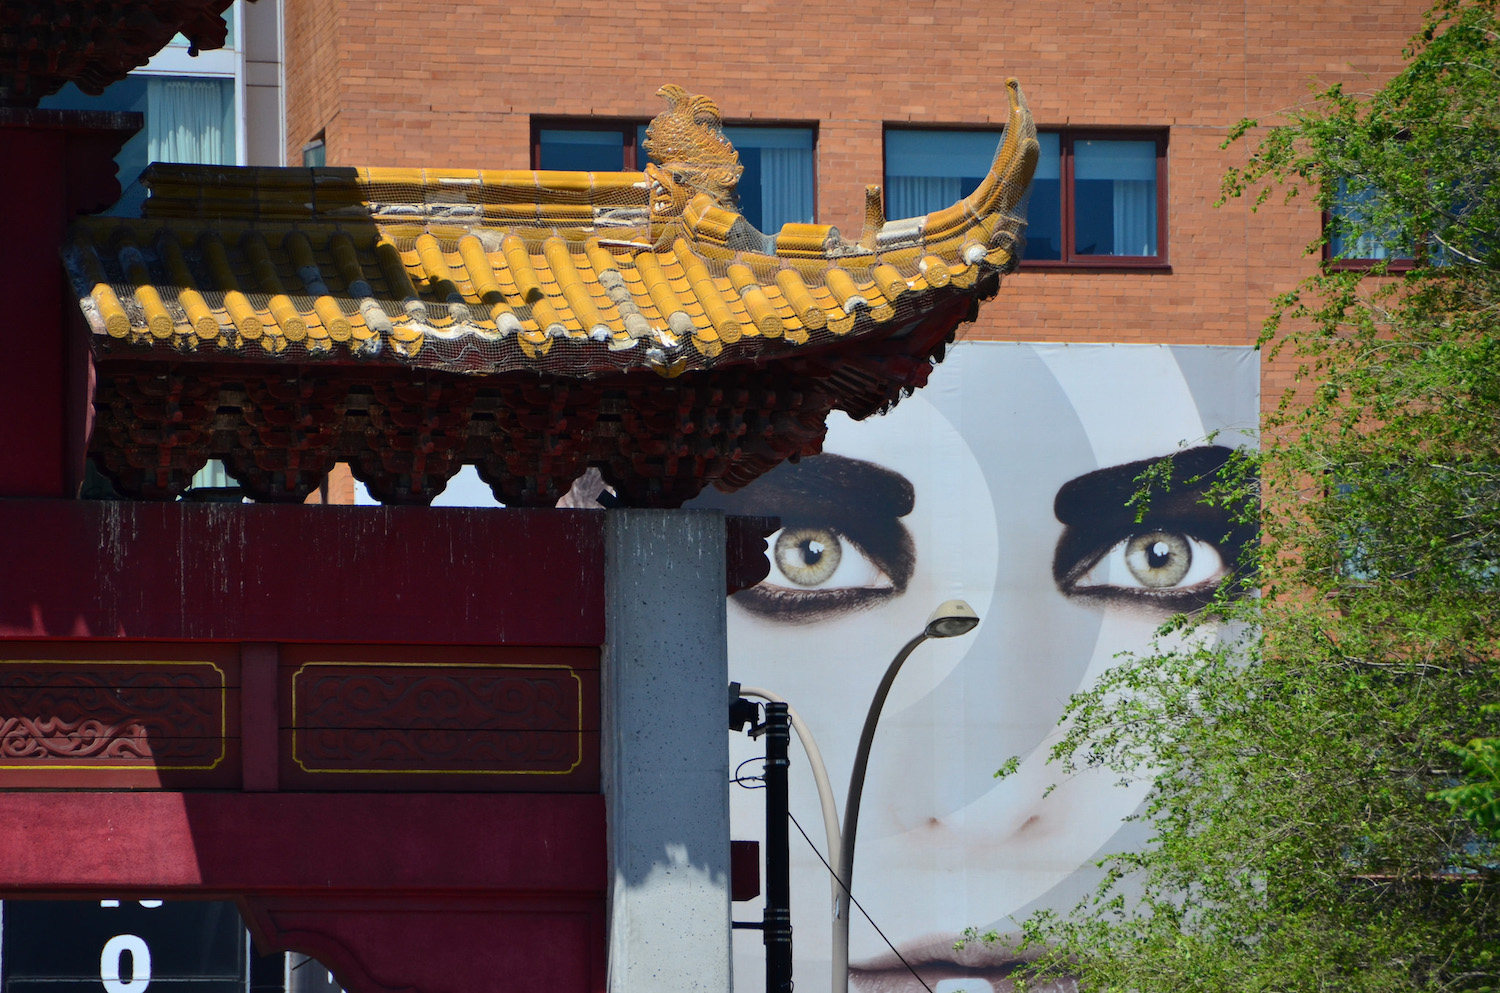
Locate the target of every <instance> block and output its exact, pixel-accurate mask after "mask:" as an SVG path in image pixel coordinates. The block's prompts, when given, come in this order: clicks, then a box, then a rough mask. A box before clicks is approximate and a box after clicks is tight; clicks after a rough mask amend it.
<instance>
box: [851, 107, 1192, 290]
mask: <svg viewBox="0 0 1500 993" xmlns="http://www.w3.org/2000/svg"><path fill="white" fill-rule="evenodd" d="M1036 129H1037V132H1038V133H1044V132H1045V133H1048V134H1055V135H1057V136H1058V156H1059V160H1060V161H1059V163H1058V166H1059V168H1058V187H1059V192H1058V210H1059V213H1060V217H1059V224H1060V226H1061V227H1060V230H1061V234H1062V258H1060V259H1028V258H1026V257H1025V255H1024V254H1023V255H1022V257H1021V268H1022V269H1029V270H1037V271H1050V272H1100V271H1127V272H1171V270H1172V266H1171V259H1170V257H1169V255H1168V240H1169V239H1168V237H1167V191H1168V185H1167V151H1168V147H1169V145H1170V138H1171V128H1169V127H1160V126H1141V127H1135V126H1121V125H1046V124H1038V125H1037V128H1036ZM1003 130H1004V129H1003V128H1000V127H995V126H993V125H988V124H985V125H976V124H968V123H943V124H926V123H920V124H919V123H916V122H913V121H887V122H886V123H885V125H884V127H883V128H882V131H881V142H880V146H881V168H880V176H881V182H882V183H886V182H887V180H886V177H887V175H888V173H887V162H886V147H887V142H886V140H885V136H886V135H887V134H889V133H890V132H892V131H928V132H936V131H992V132H993V133H994V135H995V143H996V145H997V146H998V145H999V142H1000V135H1001V133H1002V131H1003ZM1079 139H1082V140H1089V139H1101V140H1105V141H1148V140H1149V141H1154V142H1156V249H1157V252H1156V254H1155V255H1080V254H1077V253H1076V252H1074V251H1073V238H1074V230H1073V220H1074V201H1075V199H1076V198H1075V197H1074V196H1073V195H1072V194H1071V192H1070V191H1071V190H1072V188H1073V174H1074V170H1073V142H1074V141H1075V140H1079Z"/></svg>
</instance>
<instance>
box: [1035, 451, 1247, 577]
mask: <svg viewBox="0 0 1500 993" xmlns="http://www.w3.org/2000/svg"><path fill="white" fill-rule="evenodd" d="M1233 456H1234V449H1232V448H1226V447H1224V446H1223V445H1202V446H1199V447H1197V448H1189V449H1187V450H1185V451H1181V452H1174V453H1173V454H1171V455H1164V456H1162V457H1161V458H1155V459H1141V460H1140V461H1138V462H1127V463H1125V464H1123V465H1113V466H1108V467H1106V468H1104V469H1096V470H1095V471H1093V472H1090V473H1085V474H1084V475H1082V476H1079V477H1077V478H1076V479H1070V480H1068V482H1066V483H1064V484H1063V485H1062V487H1061V488H1060V489H1058V491H1057V497H1056V499H1054V500H1053V502H1052V512H1053V514H1055V515H1056V517H1057V519H1058V520H1059V521H1061V522H1062V523H1063V524H1064V525H1066V527H1064V528H1063V533H1062V536H1061V537H1060V538H1058V539H1057V549H1056V551H1055V552H1054V553H1053V559H1052V577H1053V579H1054V580H1055V581H1056V582H1057V584H1058V587H1059V588H1062V589H1066V588H1067V587H1068V586H1069V584H1071V583H1072V582H1074V581H1075V580H1076V579H1077V578H1078V577H1079V576H1080V575H1082V574H1083V573H1085V572H1087V571H1088V570H1089V569H1090V568H1092V567H1093V565H1094V563H1095V562H1097V561H1098V560H1099V557H1100V556H1101V555H1102V554H1103V553H1104V552H1105V551H1107V550H1108V549H1109V547H1110V546H1111V545H1112V544H1114V543H1115V542H1118V541H1120V540H1122V539H1123V538H1125V537H1128V536H1129V535H1131V534H1134V533H1138V532H1142V531H1150V530H1152V529H1154V528H1161V529H1163V530H1167V531H1188V532H1190V533H1193V534H1195V535H1197V536H1198V537H1200V538H1203V539H1204V540H1206V541H1211V542H1213V543H1215V544H1216V545H1218V546H1219V549H1220V552H1221V554H1223V555H1224V560H1225V562H1226V564H1228V565H1229V567H1230V569H1231V570H1232V571H1235V572H1241V571H1243V568H1242V567H1243V564H1244V563H1243V560H1242V556H1243V554H1244V552H1245V550H1246V549H1247V548H1248V547H1249V544H1250V542H1251V541H1252V540H1253V539H1254V537H1255V526H1254V524H1252V523H1250V522H1249V521H1247V520H1245V519H1243V515H1242V514H1240V513H1238V512H1237V511H1232V510H1231V509H1230V508H1227V507H1224V506H1218V505H1214V504H1211V503H1208V502H1205V499H1204V498H1205V496H1206V495H1207V493H1208V491H1209V489H1210V488H1211V487H1212V486H1213V485H1214V484H1215V483H1216V482H1218V476H1219V472H1220V470H1222V469H1223V468H1224V466H1225V465H1227V464H1228V462H1229V460H1230V459H1231V458H1232V457H1233ZM1163 462H1165V463H1168V466H1167V467H1166V469H1165V471H1163V472H1161V473H1160V474H1159V475H1156V476H1154V477H1153V478H1152V481H1151V483H1150V485H1149V487H1147V486H1146V484H1145V483H1143V481H1142V479H1141V476H1142V474H1143V473H1145V472H1147V471H1148V470H1151V469H1153V467H1156V466H1159V465H1161V464H1162V463H1163ZM1143 488H1144V492H1145V493H1146V497H1145V502H1144V504H1142V505H1141V506H1139V507H1138V506H1137V505H1136V504H1135V503H1132V498H1133V497H1135V495H1136V494H1137V493H1140V492H1142V491H1143ZM1138 513H1139V515H1140V520H1139V521H1137V520H1136V516H1137V514H1138Z"/></svg>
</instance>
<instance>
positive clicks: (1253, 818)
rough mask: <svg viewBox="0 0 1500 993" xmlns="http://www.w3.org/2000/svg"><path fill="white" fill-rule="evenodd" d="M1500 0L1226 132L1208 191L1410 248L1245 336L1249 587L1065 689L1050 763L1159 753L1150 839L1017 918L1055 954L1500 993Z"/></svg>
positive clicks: (1292, 985) (1121, 763) (1466, 3)
mask: <svg viewBox="0 0 1500 993" xmlns="http://www.w3.org/2000/svg"><path fill="white" fill-rule="evenodd" d="M1497 7H1500V0H1482V2H1480V0H1462V2H1460V0H1452V2H1445V3H1441V4H1440V5H1439V6H1437V7H1436V8H1434V9H1433V10H1432V11H1431V12H1430V13H1429V16H1428V19H1427V22H1426V25H1425V27H1424V30H1423V31H1422V33H1421V34H1420V35H1419V36H1418V37H1417V38H1415V39H1414V40H1413V41H1412V43H1411V46H1410V48H1409V49H1408V51H1407V53H1406V54H1407V67H1406V69H1405V70H1404V71H1403V72H1401V73H1400V74H1399V75H1398V76H1397V77H1396V78H1395V79H1393V80H1391V81H1390V82H1389V83H1388V84H1387V85H1385V86H1384V87H1382V88H1381V89H1380V90H1378V91H1377V92H1374V93H1370V94H1363V95H1357V94H1353V93H1350V92H1346V91H1345V90H1344V89H1343V88H1341V87H1338V86H1334V87H1331V88H1328V89H1326V90H1323V91H1322V92H1321V93H1319V94H1317V97H1316V99H1315V100H1314V101H1312V102H1311V103H1310V104H1309V105H1308V106H1307V107H1305V108H1302V109H1300V110H1297V111H1293V112H1290V113H1288V114H1287V115H1286V116H1285V118H1284V119H1283V123H1281V124H1279V125H1277V126H1274V127H1270V128H1267V129H1265V130H1260V129H1259V126H1258V124H1257V123H1256V122H1253V121H1247V122H1244V123H1243V124H1242V125H1241V126H1240V127H1239V128H1238V129H1237V131H1236V132H1235V134H1234V136H1233V137H1232V138H1231V141H1234V140H1244V139H1245V137H1246V136H1247V135H1258V142H1257V144H1256V145H1255V147H1254V149H1253V151H1252V153H1251V156H1250V159H1249V161H1248V164H1247V165H1245V166H1244V167H1242V168H1239V169H1235V170H1232V171H1231V172H1230V173H1229V175H1228V177H1227V178H1226V180H1225V187H1224V189H1225V194H1226V197H1231V198H1232V197H1247V198H1250V199H1251V200H1252V201H1253V202H1254V203H1256V204H1260V203H1262V202H1264V201H1265V199H1266V198H1267V197H1268V196H1272V195H1275V194H1276V193H1278V192H1279V193H1281V194H1283V195H1285V196H1287V197H1295V196H1298V195H1300V196H1302V197H1303V198H1304V199H1306V198H1313V199H1316V201H1317V202H1318V204H1319V205H1320V206H1321V207H1323V208H1324V209H1325V210H1329V211H1330V212H1332V213H1333V214H1334V216H1335V225H1336V226H1337V225H1341V226H1342V228H1343V231H1342V233H1344V234H1346V235H1348V236H1350V239H1346V240H1352V239H1353V238H1358V237H1366V238H1378V239H1380V240H1383V241H1386V242H1387V243H1391V244H1393V247H1394V248H1395V249H1396V251H1395V252H1394V253H1393V254H1396V255H1406V256H1410V257H1412V258H1413V259H1414V260H1415V262H1414V265H1413V268H1412V269H1411V271H1409V272H1402V273H1397V272H1394V271H1389V272H1388V271H1385V270H1384V269H1381V268H1377V269H1374V270H1369V269H1362V270H1341V269H1340V268H1339V267H1338V266H1323V267H1321V269H1320V271H1319V272H1318V273H1317V274H1315V275H1313V276H1312V277H1310V278H1308V279H1307V280H1306V281H1305V282H1304V283H1303V284H1302V285H1300V286H1299V287H1298V288H1297V289H1296V290H1295V291H1294V292H1291V293H1288V294H1286V295H1285V296H1283V297H1281V298H1279V299H1278V300H1276V301H1275V304H1274V307H1273V311H1272V316H1271V318H1270V319H1269V320H1268V321H1267V323H1266V327H1265V334H1264V337H1263V341H1262V344H1263V346H1265V347H1266V348H1268V349H1270V350H1271V351H1272V352H1273V353H1275V355H1276V358H1275V360H1276V361H1294V362H1295V363H1296V364H1297V368H1298V378H1297V385H1296V386H1295V388H1294V390H1293V391H1292V392H1291V393H1289V394H1288V396H1287V397H1286V398H1285V399H1284V400H1283V402H1282V403H1281V405H1280V407H1279V409H1278V410H1277V411H1276V412H1275V413H1274V414H1273V415H1272V416H1270V417H1268V418H1267V421H1266V423H1265V425H1264V426H1263V437H1262V446H1261V450H1260V451H1259V452H1257V453H1251V454H1247V455H1246V456H1245V458H1244V459H1243V460H1242V463H1241V464H1240V465H1239V466H1238V467H1237V471H1236V472H1234V473H1231V474H1229V475H1227V476H1226V477H1225V478H1223V479H1221V480H1220V482H1219V485H1218V487H1217V489H1216V496H1215V499H1220V500H1224V501H1226V502H1227V503H1229V504H1230V505H1231V506H1236V507H1240V508H1242V511H1243V512H1245V513H1249V514H1253V515H1255V516H1257V517H1258V519H1259V520H1260V522H1261V529H1262V544H1261V546H1260V548H1259V549H1258V550H1256V552H1255V561H1254V562H1253V563H1248V564H1247V567H1248V568H1251V569H1253V570H1254V571H1253V572H1250V573H1248V576H1249V577H1250V578H1249V585H1250V586H1252V587H1258V588H1259V590H1260V595H1259V596H1239V597H1237V598H1236V597H1234V596H1232V595H1231V585H1230V584H1226V586H1225V589H1224V595H1223V597H1222V602H1220V603H1219V604H1218V605H1217V607H1216V608H1215V609H1214V610H1213V611H1211V612H1208V613H1206V614H1204V615H1202V616H1199V617H1196V618H1180V619H1178V621H1177V622H1175V623H1174V624H1173V625H1172V626H1171V627H1172V629H1173V630H1172V633H1171V636H1170V637H1167V636H1166V635H1165V634H1164V637H1163V639H1162V640H1161V641H1160V643H1159V645H1158V649H1157V651H1156V652H1154V653H1153V654H1151V655H1149V656H1145V657H1138V658H1132V659H1129V660H1126V661H1125V662H1124V663H1123V664H1121V665H1120V666H1119V667H1117V668H1116V669H1115V670H1114V671H1113V672H1112V673H1111V674H1110V675H1109V676H1108V677H1107V678H1106V680H1105V681H1104V682H1103V683H1101V684H1100V685H1099V686H1098V687H1097V688H1095V689H1093V690H1091V691H1090V692H1087V693H1085V694H1082V695H1080V696H1078V697H1077V698H1075V700H1074V701H1073V703H1072V706H1071V709H1070V714H1069V718H1068V719H1069V721H1070V722H1071V723H1070V724H1069V728H1068V734H1067V738H1066V740H1065V742H1064V743H1063V745H1062V746H1061V747H1060V748H1059V750H1058V753H1057V758H1058V759H1060V760H1061V761H1062V762H1063V763H1064V765H1065V766H1066V765H1068V764H1085V763H1087V764H1105V765H1109V766H1112V767H1115V768H1118V769H1119V770H1121V772H1122V773H1131V772H1132V771H1135V774H1140V773H1139V770H1142V769H1147V770H1150V773H1149V774H1150V775H1151V776H1152V777H1153V782H1154V786H1153V789H1152V792H1151V794H1150V799H1149V802H1148V810H1147V812H1146V814H1145V816H1147V817H1149V818H1150V821H1151V824H1152V828H1153V840H1152V842H1151V844H1150V845H1149V846H1148V847H1147V848H1146V850H1144V851H1142V852H1138V853H1126V854H1121V855H1117V856H1114V857H1112V858H1110V859H1108V860H1106V862H1105V863H1104V864H1105V866H1106V868H1107V879H1106V882H1105V884H1104V886H1103V887H1102V888H1101V890H1100V891H1099V892H1098V894H1096V896H1095V897H1094V898H1092V899H1091V900H1089V901H1088V902H1086V903H1085V904H1083V905H1081V906H1080V907H1079V908H1077V909H1076V910H1075V911H1074V912H1073V913H1071V914H1066V915H1043V916H1041V917H1038V918H1036V919H1033V920H1032V921H1030V922H1028V924H1027V928H1026V930H1027V934H1028V935H1029V937H1030V938H1031V939H1033V940H1035V941H1040V942H1045V943H1046V944H1047V945H1048V947H1049V948H1050V951H1049V952H1048V953H1046V954H1045V955H1044V956H1043V958H1042V959H1041V961H1040V962H1039V963H1038V966H1037V969H1038V971H1039V972H1040V973H1042V974H1047V973H1049V972H1050V973H1051V974H1054V975H1056V974H1058V973H1062V974H1068V975H1076V976H1078V977H1080V978H1081V980H1082V982H1083V986H1084V988H1085V989H1087V990H1090V991H1097V993H1102V991H1112V990H1119V991H1127V990H1129V991H1151V993H1170V991H1179V990H1180V991H1189V990H1190V991H1193V993H1211V991H1225V993H1228V991H1234V993H1245V991H1295V993H1312V991H1323V990H1339V991H1377V990H1379V991H1385V990H1427V991H1439V990H1442V991H1448V990H1454V991H1457V990H1488V989H1497V988H1500V871H1497V867H1500V850H1497V846H1496V843H1495V840H1494V839H1495V838H1496V837H1497V835H1500V832H1497V827H1500V761H1497V759H1500V750H1497V742H1496V740H1495V739H1494V738H1492V737H1489V738H1487V737H1485V736H1486V735H1493V734H1494V733H1495V719H1496V718H1495V715H1494V714H1493V713H1487V712H1486V709H1485V708H1486V704H1492V703H1494V702H1496V701H1500V643H1497V639H1500V183H1497V182H1496V178H1497V173H1500V59H1497V54H1500V33H1497V32H1500V23H1497ZM1351 199H1357V200H1358V201H1359V209H1358V210H1353V211H1350V210H1344V209H1343V208H1344V207H1345V205H1347V203H1348V202H1349V201H1350V200H1351ZM1336 233H1337V232H1336ZM1319 247H1321V245H1319V246H1314V248H1315V249H1316V248H1319ZM1393 268H1394V267H1393ZM1161 475H1162V474H1157V478H1153V477H1151V476H1148V477H1145V478H1143V480H1142V487H1143V490H1142V494H1141V497H1142V499H1143V500H1149V499H1151V497H1152V494H1153V493H1154V492H1157V491H1159V490H1160V489H1161V488H1162V487H1163V486H1166V485H1170V481H1169V480H1167V479H1165V478H1159V477H1161ZM1239 588H1240V589H1243V585H1241V586H1240V587H1239ZM1212 632H1218V633H1220V634H1223V633H1226V632H1230V633H1232V632H1240V633H1239V634H1238V635H1237V636H1229V637H1221V638H1219V639H1218V640H1217V641H1216V642H1215V643H1212V644H1210V643H1209V639H1208V638H1207V637H1206V635H1208V634H1209V633H1212ZM1476 736H1478V737H1476ZM1461 741H1469V744H1468V745H1455V744H1454V743H1455V742H1461Z"/></svg>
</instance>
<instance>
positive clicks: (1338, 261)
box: [1319, 208, 1422, 274]
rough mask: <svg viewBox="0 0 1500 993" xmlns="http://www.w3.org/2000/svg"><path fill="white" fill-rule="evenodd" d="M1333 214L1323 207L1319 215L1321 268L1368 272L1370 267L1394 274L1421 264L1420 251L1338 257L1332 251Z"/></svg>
mask: <svg viewBox="0 0 1500 993" xmlns="http://www.w3.org/2000/svg"><path fill="white" fill-rule="evenodd" d="M1333 214H1334V212H1333V211H1332V210H1330V209H1328V208H1324V209H1323V210H1322V212H1321V213H1320V217H1319V224H1320V228H1319V230H1320V231H1321V232H1322V235H1323V247H1322V253H1321V254H1322V263H1323V268H1325V269H1327V270H1328V271H1329V272H1369V271H1370V270H1372V269H1379V270H1381V271H1382V272H1387V273H1392V274H1396V273H1404V272H1411V271H1412V270H1413V269H1415V268H1417V266H1418V265H1420V264H1422V259H1421V258H1420V255H1421V252H1420V251H1419V252H1418V254H1417V255H1388V256H1387V257H1385V258H1383V259H1379V258H1373V257H1371V258H1339V257H1338V256H1336V255H1334V253H1333V237H1332V234H1331V232H1330V226H1331V225H1332V223H1333Z"/></svg>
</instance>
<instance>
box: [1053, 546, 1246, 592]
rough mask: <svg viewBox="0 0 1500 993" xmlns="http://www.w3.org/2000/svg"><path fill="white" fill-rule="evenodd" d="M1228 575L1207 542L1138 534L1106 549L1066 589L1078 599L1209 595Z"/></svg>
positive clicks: (1217, 555) (1221, 561)
mask: <svg viewBox="0 0 1500 993" xmlns="http://www.w3.org/2000/svg"><path fill="white" fill-rule="evenodd" d="M1227 572H1228V568H1227V566H1226V565H1225V562H1224V556H1223V555H1222V554H1221V553H1220V552H1219V550H1218V549H1217V548H1216V547H1214V546H1213V545H1212V544H1210V543H1209V542H1206V541H1203V540H1202V539H1199V538H1194V537H1193V536H1192V535H1189V534H1186V533H1184V532H1181V531H1143V532H1141V533H1140V534H1133V535H1131V536H1129V537H1128V538H1125V539H1124V540H1123V541H1119V542H1116V543H1115V544H1114V545H1112V546H1111V547H1110V548H1108V549H1107V550H1106V551H1105V552H1104V554H1103V555H1101V556H1100V557H1099V559H1098V560H1097V561H1096V562H1095V563H1094V564H1093V565H1092V566H1090V567H1089V569H1088V571H1087V572H1085V573H1084V574H1083V575H1081V576H1079V577H1078V578H1077V579H1076V580H1075V581H1074V582H1073V584H1072V587H1073V589H1074V590H1075V591H1077V592H1080V593H1105V592H1108V591H1110V590H1120V591H1125V590H1141V591H1155V592H1161V593H1178V592H1188V591H1198V590H1205V589H1208V590H1211V589H1212V588H1213V587H1214V586H1215V585H1216V584H1217V583H1218V582H1219V580H1221V579H1223V578H1224V576H1225V574H1226V573H1227Z"/></svg>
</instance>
